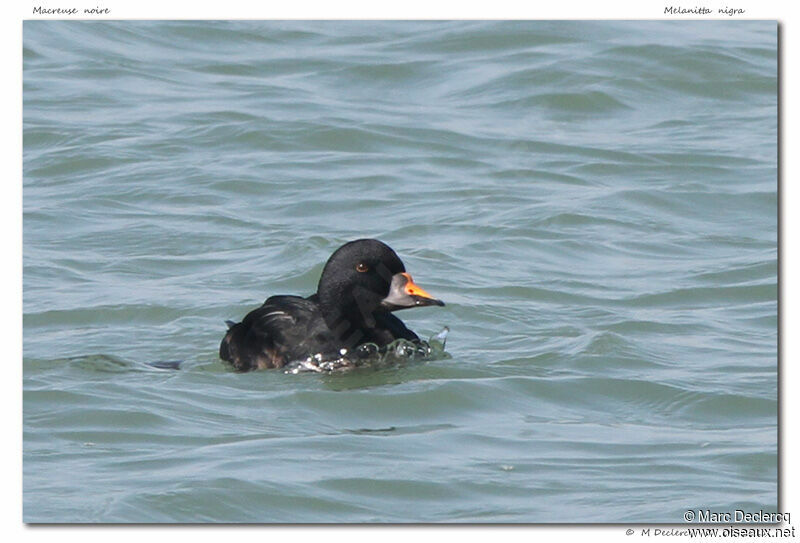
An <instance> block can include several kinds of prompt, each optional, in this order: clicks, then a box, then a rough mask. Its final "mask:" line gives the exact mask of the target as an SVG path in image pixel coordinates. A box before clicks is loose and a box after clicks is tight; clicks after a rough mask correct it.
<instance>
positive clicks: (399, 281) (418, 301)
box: [381, 273, 444, 311]
mask: <svg viewBox="0 0 800 543" xmlns="http://www.w3.org/2000/svg"><path fill="white" fill-rule="evenodd" d="M426 305H444V302H443V301H441V300H437V299H436V298H434V297H433V296H431V295H430V294H428V293H427V292H425V289H423V288H422V287H420V286H419V285H417V284H416V283H414V280H413V279H411V276H410V275H409V274H407V273H396V274H394V275H393V276H392V284H391V285H390V286H389V295H388V296H387V297H386V298H384V299H383V300H381V307H383V308H384V309H388V310H389V311H397V310H398V309H406V308H408V307H422V306H426Z"/></svg>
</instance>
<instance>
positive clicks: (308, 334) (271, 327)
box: [219, 296, 332, 371]
mask: <svg viewBox="0 0 800 543" xmlns="http://www.w3.org/2000/svg"><path fill="white" fill-rule="evenodd" d="M331 341H332V337H331V336H330V332H329V331H328V328H327V326H326V325H325V322H324V320H323V319H322V314H321V313H320V310H319V305H317V303H316V301H315V300H314V299H308V298H302V297H300V296H271V297H270V298H268V299H267V300H266V301H265V302H264V304H263V305H262V306H261V307H259V308H258V309H254V310H253V311H251V312H250V313H248V314H247V316H245V318H244V319H243V320H242V322H240V323H236V324H233V325H232V326H230V328H229V329H228V332H227V334H225V337H224V338H223V339H222V343H221V344H220V346H219V356H220V358H221V359H222V360H225V361H226V362H229V363H230V364H231V365H232V366H233V367H234V368H236V369H237V370H239V371H250V370H254V369H266V368H281V367H283V366H285V365H286V364H287V363H288V362H291V361H293V360H302V359H304V358H306V357H308V356H309V355H311V354H314V353H316V352H321V351H323V350H326V349H329V348H332V347H331Z"/></svg>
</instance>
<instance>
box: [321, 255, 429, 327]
mask: <svg viewBox="0 0 800 543" xmlns="http://www.w3.org/2000/svg"><path fill="white" fill-rule="evenodd" d="M317 296H318V297H319V300H320V306H321V307H322V310H323V316H324V318H325V320H326V322H327V324H328V326H329V327H330V328H331V329H332V330H336V329H337V328H341V327H342V322H346V323H348V327H362V326H367V327H371V326H374V324H375V322H374V314H375V313H376V312H381V311H383V312H386V311H397V310H399V309H406V308H409V307H422V306H428V305H439V306H443V305H444V302H442V301H441V300H437V299H436V298H434V297H433V296H431V295H430V294H428V293H427V292H425V290H424V289H423V288H421V287H420V286H418V285H417V284H416V283H414V281H413V280H412V279H411V275H409V274H408V273H407V272H406V268H405V266H404V265H403V262H402V261H401V260H400V257H398V256H397V253H395V252H394V250H392V248H391V247H389V246H388V245H386V244H385V243H383V242H381V241H378V240H376V239H359V240H356V241H351V242H349V243H346V244H344V245H343V246H341V247H340V248H339V249H337V250H336V251H335V252H334V253H333V254H332V255H331V257H330V258H329V259H328V262H327V263H326V264H325V267H324V268H323V270H322V276H321V277H320V280H319V285H318V287H317Z"/></svg>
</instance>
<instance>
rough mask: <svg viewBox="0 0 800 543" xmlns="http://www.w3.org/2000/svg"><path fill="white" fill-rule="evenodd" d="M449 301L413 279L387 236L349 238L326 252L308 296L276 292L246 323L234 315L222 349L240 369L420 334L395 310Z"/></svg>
mask: <svg viewBox="0 0 800 543" xmlns="http://www.w3.org/2000/svg"><path fill="white" fill-rule="evenodd" d="M425 305H444V303H443V302H441V301H440V300H437V299H435V298H433V297H432V296H430V295H429V294H428V293H427V292H425V291H424V290H422V289H421V288H420V287H418V286H417V285H416V284H414V282H413V280H412V279H411V276H410V275H409V274H407V273H406V271H405V266H404V265H403V262H402V261H401V260H400V258H399V257H398V256H397V254H396V253H395V252H394V251H393V250H392V249H391V248H390V247H389V246H388V245H386V244H385V243H383V242H381V241H378V240H374V239H361V240H356V241H351V242H349V243H346V244H345V245H343V246H342V247H340V248H339V249H337V250H336V251H335V252H334V253H333V255H331V257H330V258H329V259H328V262H327V263H326V264H325V267H324V269H323V270H322V275H321V277H320V280H319V285H318V287H317V292H316V293H315V294H313V295H311V296H309V297H308V298H303V297H300V296H289V295H285V296H271V297H270V298H268V299H267V300H266V301H265V302H264V304H263V305H262V306H261V307H259V308H258V309H255V310H253V311H251V312H250V313H248V314H247V316H245V318H244V319H243V320H242V322H240V323H232V322H228V326H229V329H228V332H227V334H225V337H224V338H223V339H222V343H221V344H220V348H219V356H220V358H221V359H222V360H225V361H226V362H228V363H230V364H231V365H232V366H233V367H234V368H236V369H237V370H240V371H249V370H253V369H266V368H280V367H283V366H284V365H286V364H287V363H289V362H292V361H296V360H303V359H306V358H308V357H309V356H314V355H317V354H320V355H322V357H323V358H331V357H334V358H335V357H338V356H340V353H341V350H342V349H347V350H350V349H353V348H355V347H357V346H358V345H361V344H364V343H374V344H376V345H378V346H379V347H383V346H385V345H388V344H389V343H391V342H392V341H394V340H396V339H401V338H402V339H407V340H410V341H419V337H417V335H416V334H415V333H414V332H412V331H411V330H409V329H408V328H407V327H406V325H405V324H403V321H401V320H400V319H399V318H397V317H396V316H395V315H393V314H392V313H391V312H392V311H397V310H399V309H404V308H408V307H417V306H425Z"/></svg>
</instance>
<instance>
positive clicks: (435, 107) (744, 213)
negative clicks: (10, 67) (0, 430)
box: [23, 21, 777, 523]
mask: <svg viewBox="0 0 800 543" xmlns="http://www.w3.org/2000/svg"><path fill="white" fill-rule="evenodd" d="M776 36H777V26H776V24H775V23H774V22H760V21H738V22H690V21H681V22H642V21H637V22H633V21H631V22H581V21H570V22H546V21H537V22H480V21H459V22H403V23H387V22H378V21H362V22H261V21H236V22H209V21H198V22H158V21H141V22H134V21H122V22H76V21H71V22H56V21H28V22H25V24H24V39H23V41H24V43H23V65H24V134H23V136H24V157H23V158H24V187H23V197H24V203H23V212H24V219H23V236H24V250H23V252H24V254H23V263H24V294H23V295H24V321H23V322H24V361H23V363H24V383H23V386H24V421H23V423H24V451H23V454H24V520H25V521H26V522H37V523H38V522H634V521H635V522H675V523H680V522H682V514H683V512H684V511H685V510H686V509H688V508H695V509H696V508H704V509H705V508H710V509H711V510H714V511H733V510H734V509H744V510H748V511H751V510H755V511H757V510H759V509H764V510H774V509H775V507H776V505H777V445H776V441H777V440H776V435H777V420H776V417H777V376H776V359H777V348H776V347H777V239H776V238H777V229H776V222H777V159H776V155H777V145H776V142H777V129H776V126H777V115H776V114H777V98H776V91H777V62H776V59H777V48H776ZM359 237H378V238H380V239H382V240H384V241H385V242H387V243H388V244H390V245H391V246H392V247H393V248H394V249H395V250H396V251H397V252H398V253H399V254H400V256H401V258H403V260H404V261H405V263H406V267H407V268H408V270H409V271H410V272H411V273H412V274H413V276H414V278H415V280H417V281H418V282H419V284H420V285H422V286H424V288H425V289H426V290H428V291H429V292H430V293H431V294H433V295H435V296H436V297H437V298H441V299H443V300H445V301H446V302H447V306H446V307H444V308H422V309H415V310H409V311H405V312H403V314H401V316H402V317H403V319H404V320H405V321H406V323H407V324H408V325H409V326H410V327H411V328H412V329H414V330H415V331H417V332H418V333H419V334H420V335H421V336H424V337H427V336H429V335H431V334H434V333H436V332H438V331H439V330H440V329H441V328H442V327H443V326H445V325H447V326H449V327H450V329H451V333H450V336H449V338H448V344H447V351H448V353H449V354H450V356H451V358H443V359H438V360H432V361H427V362H423V363H412V364H401V365H395V366H391V367H385V368H380V369H374V370H369V369H367V370H358V371H354V372H350V373H345V374H334V375H328V374H316V373H313V374H309V373H306V374H300V375H286V374H283V373H281V372H277V371H262V372H254V373H249V374H237V373H233V372H230V371H228V370H227V369H226V368H225V367H224V366H223V365H222V364H221V363H220V362H219V361H218V359H217V355H216V350H217V347H218V345H219V341H220V339H221V337H222V335H223V334H224V331H225V324H224V322H223V321H224V320H225V319H239V318H241V317H242V316H243V315H244V314H245V313H246V312H247V311H249V310H250V309H252V308H254V307H256V306H257V305H259V304H260V303H261V302H262V301H263V300H264V299H265V298H266V297H267V296H269V295H271V294H279V293H287V294H289V293H291V294H306V295H307V294H310V293H312V292H313V291H314V290H315V288H316V281H317V279H318V277H319V273H320V271H321V269H322V265H323V264H324V262H325V260H326V259H327V257H328V256H329V255H330V253H331V252H332V251H333V250H334V249H335V248H337V247H338V246H339V245H340V244H342V243H344V242H345V241H348V240H351V239H355V238H359ZM165 360H166V361H169V360H182V361H183V363H182V365H181V369H180V370H177V371H176V370H171V369H159V368H156V367H152V366H150V365H148V363H149V362H154V361H165Z"/></svg>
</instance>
